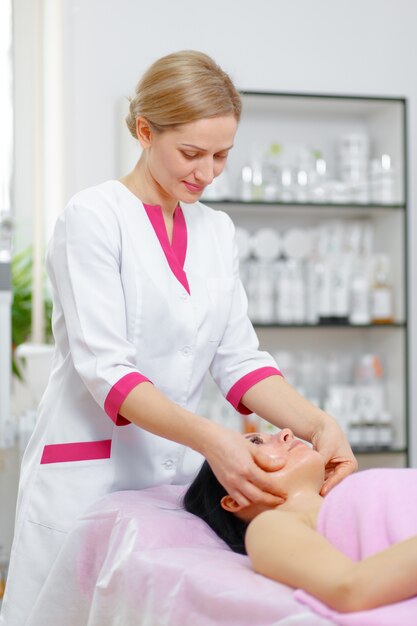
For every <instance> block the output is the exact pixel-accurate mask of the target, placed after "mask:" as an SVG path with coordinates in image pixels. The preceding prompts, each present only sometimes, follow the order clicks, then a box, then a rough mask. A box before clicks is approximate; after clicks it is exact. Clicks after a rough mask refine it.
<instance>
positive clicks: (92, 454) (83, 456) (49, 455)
mask: <svg viewBox="0 0 417 626" xmlns="http://www.w3.org/2000/svg"><path fill="white" fill-rule="evenodd" d="M110 451H111V439H103V440H102V441H80V442H78V443H54V444H51V445H48V446H45V447H44V449H43V453H42V458H41V465H45V464H46V463H62V462H64V461H91V460H92V459H109V458H110Z"/></svg>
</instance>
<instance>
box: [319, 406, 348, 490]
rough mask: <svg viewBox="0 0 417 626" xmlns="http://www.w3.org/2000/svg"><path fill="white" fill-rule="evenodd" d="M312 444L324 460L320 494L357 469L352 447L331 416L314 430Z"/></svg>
mask: <svg viewBox="0 0 417 626" xmlns="http://www.w3.org/2000/svg"><path fill="white" fill-rule="evenodd" d="M311 441H312V444H313V446H314V449H315V450H317V452H320V454H322V455H323V456H324V458H325V460H326V473H325V481H324V483H323V487H322V488H321V492H320V494H321V495H322V496H325V495H327V494H328V493H329V491H330V490H331V489H333V487H334V486H335V485H337V483H339V482H340V481H341V480H343V478H346V476H348V475H349V474H351V473H352V472H356V470H357V469H358V462H357V461H356V459H355V457H354V455H353V452H352V448H351V447H350V445H349V442H348V440H347V439H346V437H345V435H344V434H343V431H342V430H341V428H340V427H339V425H338V424H337V422H336V421H335V420H334V419H333V418H329V419H328V420H326V421H325V422H324V426H323V427H322V429H321V430H320V431H318V432H316V433H315V434H314V435H313V437H312V439H311Z"/></svg>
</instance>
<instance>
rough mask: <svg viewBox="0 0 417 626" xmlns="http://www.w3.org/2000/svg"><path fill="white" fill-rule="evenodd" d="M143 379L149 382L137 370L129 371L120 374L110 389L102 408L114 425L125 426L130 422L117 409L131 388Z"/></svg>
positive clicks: (142, 381)
mask: <svg viewBox="0 0 417 626" xmlns="http://www.w3.org/2000/svg"><path fill="white" fill-rule="evenodd" d="M145 381H146V382H148V383H150V382H151V381H150V380H149V378H146V376H143V375H142V374H139V372H130V374H126V375H125V376H122V378H120V380H118V381H117V383H115V384H114V385H113V387H112V388H111V389H110V391H109V393H108V394H107V398H106V400H105V402H104V410H105V411H106V413H107V415H108V416H109V417H110V419H111V420H113V422H114V423H115V424H116V426H126V424H130V422H129V420H127V419H126V418H125V417H123V416H122V415H119V409H120V407H121V406H122V404H123V402H124V400H125V398H126V396H127V395H128V394H129V393H130V392H131V391H132V389H133V388H134V387H136V385H139V384H140V383H144V382H145Z"/></svg>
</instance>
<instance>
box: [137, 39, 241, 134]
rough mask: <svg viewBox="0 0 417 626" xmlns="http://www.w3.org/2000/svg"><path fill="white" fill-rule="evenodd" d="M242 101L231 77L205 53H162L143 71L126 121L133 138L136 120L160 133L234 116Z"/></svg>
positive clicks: (185, 51)
mask: <svg viewBox="0 0 417 626" xmlns="http://www.w3.org/2000/svg"><path fill="white" fill-rule="evenodd" d="M241 109H242V103H241V99H240V96H239V93H238V91H237V89H236V87H235V86H234V85H233V83H232V81H231V79H230V77H229V76H228V75H227V74H226V72H224V71H223V70H222V69H221V68H220V67H219V66H218V65H217V64H216V63H215V62H214V61H213V59H211V58H210V57H209V56H208V55H207V54H204V53H203V52H197V51H195V50H182V51H180V52H174V53H172V54H168V55H167V56H164V57H162V58H160V59H158V60H157V61H155V63H153V64H152V65H151V66H150V68H149V69H148V70H147V71H146V72H145V74H144V75H143V76H142V78H141V79H140V81H139V83H138V85H137V86H136V90H135V95H134V96H133V98H130V107H129V114H128V115H127V117H126V123H127V126H128V128H129V131H130V132H131V134H132V135H133V137H135V139H136V119H137V118H138V117H139V116H142V117H144V118H145V119H146V120H147V121H148V122H149V124H150V125H151V126H152V127H153V128H154V130H156V131H160V132H162V131H163V130H167V129H169V128H173V127H175V126H178V125H180V124H186V123H188V122H193V121H195V120H199V119H203V118H208V117H220V116H225V115H233V116H234V117H235V119H236V120H237V121H239V119H240V113H241Z"/></svg>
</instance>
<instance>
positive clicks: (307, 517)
mask: <svg viewBox="0 0 417 626" xmlns="http://www.w3.org/2000/svg"><path fill="white" fill-rule="evenodd" d="M323 500H324V498H323V497H322V496H321V495H320V494H318V493H317V492H316V491H313V490H300V491H295V492H293V493H292V494H291V496H288V497H287V499H286V501H285V502H284V503H283V504H281V505H280V506H279V507H278V510H280V511H289V512H290V513H295V514H297V515H300V516H302V518H303V519H304V521H305V522H306V523H307V524H308V525H309V526H311V527H312V528H314V529H316V525H317V517H318V514H319V511H320V508H321V506H322V504H323Z"/></svg>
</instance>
